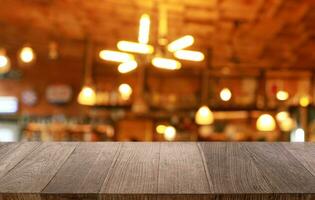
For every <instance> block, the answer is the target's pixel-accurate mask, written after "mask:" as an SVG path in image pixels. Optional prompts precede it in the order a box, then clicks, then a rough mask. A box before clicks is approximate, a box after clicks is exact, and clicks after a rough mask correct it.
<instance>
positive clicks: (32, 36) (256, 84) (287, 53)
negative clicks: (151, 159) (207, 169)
mask: <svg viewBox="0 0 315 200" xmlns="http://www.w3.org/2000/svg"><path fill="white" fill-rule="evenodd" d="M0 3H1V6H0V142H3V141H197V140H198V141H292V142H303V141H315V108H314V102H313V100H314V95H315V90H314V89H315V88H314V87H315V23H314V22H315V1H312V0H300V1H296V0H120V1H115V0H89V1H86V0H1V1H0Z"/></svg>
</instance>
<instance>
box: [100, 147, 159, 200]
mask: <svg viewBox="0 0 315 200" xmlns="http://www.w3.org/2000/svg"><path fill="white" fill-rule="evenodd" d="M159 148H160V143H146V142H145V143H144V142H141V143H123V145H122V149H121V151H120V154H119V156H118V158H117V160H116V162H115V163H114V165H113V166H112V168H111V170H110V172H109V174H110V176H108V178H107V179H106V180H105V182H104V184H103V186H102V188H101V191H100V193H101V197H102V198H103V199H108V198H111V195H110V194H116V195H120V194H123V196H124V197H126V198H128V195H129V194H130V195H131V196H132V195H136V194H152V193H157V191H158V168H159ZM131 196H129V197H131ZM143 196H145V195H143Z"/></svg>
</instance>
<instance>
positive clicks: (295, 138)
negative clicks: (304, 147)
mask: <svg viewBox="0 0 315 200" xmlns="http://www.w3.org/2000/svg"><path fill="white" fill-rule="evenodd" d="M290 141H291V142H305V132H304V130H303V129H302V128H298V129H296V130H295V131H292V133H291V135H290Z"/></svg>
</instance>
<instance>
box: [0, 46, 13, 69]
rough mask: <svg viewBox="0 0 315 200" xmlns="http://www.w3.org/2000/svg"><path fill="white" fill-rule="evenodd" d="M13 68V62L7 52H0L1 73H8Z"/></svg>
mask: <svg viewBox="0 0 315 200" xmlns="http://www.w3.org/2000/svg"><path fill="white" fill-rule="evenodd" d="M10 68H11V62H10V59H9V58H8V56H7V55H6V54H5V52H4V51H3V52H0V74H4V73H7V72H8V71H9V70H10Z"/></svg>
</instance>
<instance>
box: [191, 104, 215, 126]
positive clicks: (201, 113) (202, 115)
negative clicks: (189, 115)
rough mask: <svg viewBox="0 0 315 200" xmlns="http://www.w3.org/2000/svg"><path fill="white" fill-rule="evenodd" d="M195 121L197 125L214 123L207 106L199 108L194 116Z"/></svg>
mask: <svg viewBox="0 0 315 200" xmlns="http://www.w3.org/2000/svg"><path fill="white" fill-rule="evenodd" d="M195 121H196V123H197V124H199V125H210V124H212V123H213V121H214V117H213V113H212V111H211V110H210V109H209V107H208V106H201V107H200V108H199V109H198V111H197V113H196V115H195Z"/></svg>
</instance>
